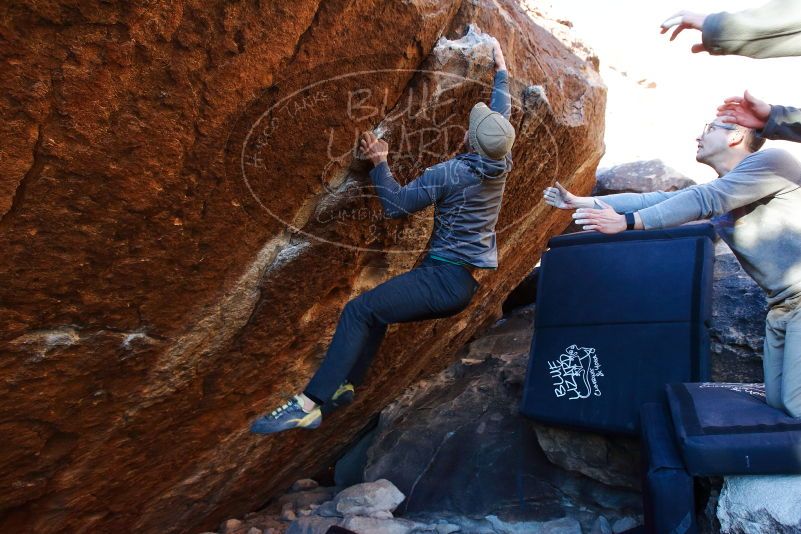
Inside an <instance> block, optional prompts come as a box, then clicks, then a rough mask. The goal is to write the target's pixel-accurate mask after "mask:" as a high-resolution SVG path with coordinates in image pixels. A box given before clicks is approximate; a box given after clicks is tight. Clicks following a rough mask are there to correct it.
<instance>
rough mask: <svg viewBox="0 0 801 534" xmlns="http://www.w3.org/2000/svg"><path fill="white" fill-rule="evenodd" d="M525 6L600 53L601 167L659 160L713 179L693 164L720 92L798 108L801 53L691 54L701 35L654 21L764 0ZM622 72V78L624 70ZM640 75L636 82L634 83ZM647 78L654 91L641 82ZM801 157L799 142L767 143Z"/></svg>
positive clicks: (570, 0)
mask: <svg viewBox="0 0 801 534" xmlns="http://www.w3.org/2000/svg"><path fill="white" fill-rule="evenodd" d="M531 4H532V5H534V6H536V7H537V8H539V9H540V10H541V11H544V12H545V13H546V14H549V15H551V17H552V18H560V19H562V18H564V19H567V20H570V21H571V22H572V23H573V33H574V34H575V35H576V36H578V37H579V38H581V40H582V41H584V42H585V43H586V44H588V45H589V46H590V47H591V48H592V49H593V50H594V51H595V52H596V53H597V55H598V57H599V58H600V64H601V77H602V78H603V80H604V83H605V84H606V85H607V89H608V94H607V109H606V135H605V139H604V140H605V143H606V154H605V156H604V158H603V160H602V161H601V164H600V166H601V167H608V166H611V165H616V164H619V163H625V162H629V161H637V160H644V159H661V160H662V161H664V162H665V163H666V164H667V165H669V166H671V167H673V168H674V169H676V170H679V171H681V172H682V173H684V174H685V175H687V176H688V177H690V178H692V179H694V180H696V181H697V182H699V183H702V182H706V181H709V180H712V179H714V178H715V177H716V176H717V175H716V174H715V172H714V171H712V169H710V168H709V167H707V166H705V165H701V164H699V163H697V162H696V161H695V149H696V143H695V137H696V136H697V135H698V134H699V132H700V131H701V129H702V128H703V125H704V124H705V123H706V122H709V121H710V120H712V119H714V117H715V112H716V108H717V106H718V105H719V104H720V103H722V101H723V99H724V98H725V97H727V96H734V95H742V93H743V91H744V90H745V89H748V90H749V91H750V92H751V93H752V94H753V95H754V96H756V97H758V98H761V99H762V100H765V101H766V102H768V103H770V104H783V105H791V106H795V107H798V106H801V57H794V58H775V59H751V58H745V57H739V56H710V55H709V54H705V53H702V54H693V53H691V52H690V47H691V46H692V45H693V44H695V43H697V42H701V33H700V32H698V31H693V30H685V31H684V32H682V33H681V34H680V35H679V37H677V38H676V40H675V41H673V42H670V41H669V40H668V36H669V34H666V35H662V34H660V33H659V25H660V24H661V23H662V22H663V21H664V20H665V19H667V18H668V17H670V16H671V15H673V14H675V13H676V12H678V11H680V10H682V9H690V10H692V11H695V12H698V13H716V12H720V11H729V12H734V11H739V10H742V9H748V8H752V7H758V6H760V5H763V4H764V1H763V0H751V1H744V0H726V1H723V0H696V1H694V2H690V1H689V0H686V1H684V2H679V1H676V0H662V1H660V2H658V3H656V2H646V1H642V0H638V1H634V0H609V1H607V2H599V1H598V0H562V1H539V0H532V2H531ZM623 73H625V75H624V74H623ZM641 80H645V81H644V82H642V83H638V82H640V81H641ZM651 82H653V83H654V84H656V87H654V88H650V89H649V88H647V87H646V86H647V85H648V84H650V83H651ZM767 147H778V148H784V149H787V150H788V151H790V152H791V153H793V155H795V156H796V158H799V159H801V144H798V143H788V142H782V141H768V142H767V143H766V144H765V148H767Z"/></svg>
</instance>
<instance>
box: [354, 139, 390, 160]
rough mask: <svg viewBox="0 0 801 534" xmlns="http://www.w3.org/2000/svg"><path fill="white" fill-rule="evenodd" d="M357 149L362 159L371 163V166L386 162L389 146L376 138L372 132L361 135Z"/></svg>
mask: <svg viewBox="0 0 801 534" xmlns="http://www.w3.org/2000/svg"><path fill="white" fill-rule="evenodd" d="M359 147H360V148H361V150H362V154H364V157H366V158H367V159H369V160H370V161H371V162H373V165H378V164H379V163H381V162H383V161H387V153H388V152H389V145H388V144H387V142H386V141H384V140H383V139H379V138H378V137H376V136H375V134H374V133H373V132H364V133H363V134H362V138H361V140H360V141H359Z"/></svg>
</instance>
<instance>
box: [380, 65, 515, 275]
mask: <svg viewBox="0 0 801 534" xmlns="http://www.w3.org/2000/svg"><path fill="white" fill-rule="evenodd" d="M490 108H491V109H492V110H493V111H497V112H498V113H500V114H501V115H503V116H504V117H506V118H507V119H508V118H509V117H510V116H511V113H512V100H511V96H510V94H509V82H508V73H507V71H505V70H502V71H498V72H497V73H496V74H495V80H494V85H493V89H492V98H491V100H490ZM511 168H512V156H511V153H510V154H507V155H506V158H504V159H501V160H493V159H489V158H485V157H483V156H481V155H479V154H476V153H472V152H471V153H467V154H459V155H458V156H456V157H454V158H452V159H449V160H448V161H445V162H443V163H439V164H437V165H434V166H433V167H429V168H428V169H426V170H425V172H423V174H422V175H420V176H419V177H417V178H415V179H414V180H413V181H411V182H409V183H408V184H406V185H405V186H403V187H401V185H400V184H398V182H397V181H396V180H395V178H394V177H393V176H392V172H391V171H390V169H389V165H388V164H387V163H386V162H384V163H381V164H379V165H376V166H375V167H374V168H373V170H371V171H370V178H372V180H373V185H374V186H375V191H376V193H377V194H378V196H379V198H380V199H381V204H382V205H383V207H384V213H385V214H386V215H387V216H388V217H390V218H399V217H405V216H407V215H409V214H410V213H412V212H415V211H420V210H422V209H424V208H426V207H427V206H430V205H431V204H434V229H433V232H432V236H431V254H432V255H434V256H437V257H439V258H442V259H445V260H448V261H451V262H455V263H469V264H471V265H475V266H476V267H482V268H488V269H494V268H496V267H497V266H498V251H497V245H496V239H495V224H496V223H497V221H498V214H499V213H500V211H501V199H502V197H503V190H504V186H505V185H506V176H507V174H508V173H509V171H510V170H511Z"/></svg>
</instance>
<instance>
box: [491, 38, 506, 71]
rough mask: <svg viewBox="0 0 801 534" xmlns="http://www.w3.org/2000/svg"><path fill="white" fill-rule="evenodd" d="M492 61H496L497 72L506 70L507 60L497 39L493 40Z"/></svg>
mask: <svg viewBox="0 0 801 534" xmlns="http://www.w3.org/2000/svg"><path fill="white" fill-rule="evenodd" d="M492 59H493V60H494V61H495V72H498V71H502V70H506V59H504V57H503V50H501V43H499V42H498V39H496V38H495V37H493V38H492Z"/></svg>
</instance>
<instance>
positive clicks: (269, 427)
mask: <svg viewBox="0 0 801 534" xmlns="http://www.w3.org/2000/svg"><path fill="white" fill-rule="evenodd" d="M322 422H323V414H322V412H321V411H320V408H319V407H318V408H315V409H314V410H312V411H311V412H309V413H306V412H304V411H303V408H302V407H301V404H300V401H299V400H298V398H297V397H292V398H291V399H289V400H288V401H286V402H285V403H284V404H283V405H281V406H279V407H278V408H276V409H275V410H273V411H272V412H270V413H268V414H267V415H263V416H261V417H259V418H258V419H256V420H255V421H253V423H252V424H251V425H250V431H251V432H253V433H254V434H275V433H276V432H282V431H284V430H289V429H290V428H317V427H318V426H320V423H322Z"/></svg>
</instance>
